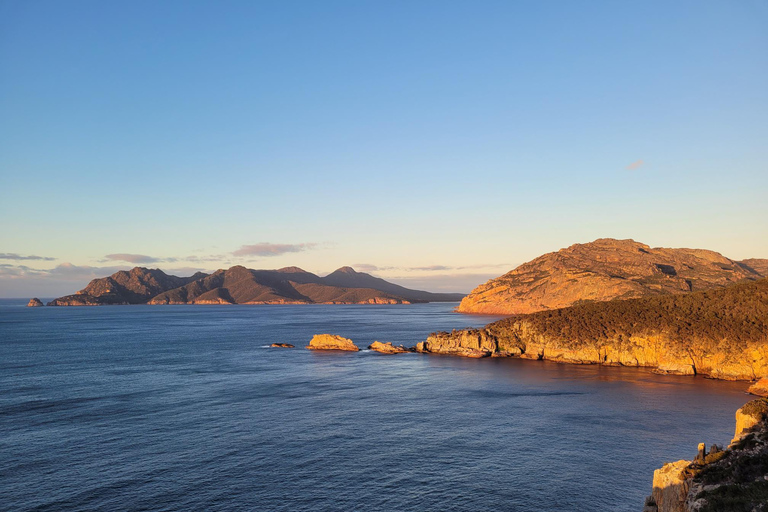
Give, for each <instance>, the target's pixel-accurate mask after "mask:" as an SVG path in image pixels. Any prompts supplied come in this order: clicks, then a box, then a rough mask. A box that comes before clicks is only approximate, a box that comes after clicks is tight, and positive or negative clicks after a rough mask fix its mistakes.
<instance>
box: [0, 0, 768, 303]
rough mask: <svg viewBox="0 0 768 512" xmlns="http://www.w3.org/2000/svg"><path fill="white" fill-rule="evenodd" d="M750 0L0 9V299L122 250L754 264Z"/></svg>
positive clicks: (763, 101) (72, 0)
mask: <svg viewBox="0 0 768 512" xmlns="http://www.w3.org/2000/svg"><path fill="white" fill-rule="evenodd" d="M767 26H768V3H766V2H764V1H762V0H754V1H750V0H743V1H733V0H728V1H700V0H697V1H675V2H669V1H650V0H643V1H631V0H629V1H622V2H615V1H597V0H595V1H573V0H564V1H555V0H552V1H547V2H538V1H533V0H503V1H493V0H478V1H469V0H467V1H450V0H439V1H431V0H408V1H398V0H386V1H384V0H381V1H364V0H351V1H335V0H323V1H322V2H317V1H299V0H292V1H288V2H285V1H256V0H252V1H227V0H223V1H216V2H214V1H206V2H203V1H192V0H185V1H172V0H166V1H163V2H156V1H141V0H130V1H111V2H103V1H100V0H99V1H81V0H69V1H67V2H61V1H46V0H35V1H29V0H0V297H29V296H41V297H53V296H58V295H63V294H65V293H72V292H74V291H76V290H79V289H81V288H83V287H84V286H85V285H86V284H87V283H88V281H89V280H90V279H92V278H95V277H103V276H106V275H109V274H111V273H112V272H115V271H116V270H118V269H128V268H131V267H133V266H136V265H140V266H146V267H151V268H161V269H163V270H164V271H166V272H169V273H173V274H176V275H190V274H191V273H193V272H195V271H197V270H203V271H211V270H215V269H218V268H228V267H229V266H232V265H235V264H242V265H245V266H247V267H249V268H280V267H284V266H292V265H295V266H299V267H301V268H304V269H305V270H308V271H311V272H315V273H317V274H320V275H324V274H326V273H328V272H331V271H333V270H334V269H336V268H338V267H341V266H344V265H349V266H352V267H354V268H356V269H357V270H360V271H365V272H369V273H372V274H374V275H377V276H379V277H383V278H385V279H387V280H390V281H393V282H397V283H399V284H403V285H405V286H409V287H413V288H420V289H427V290H433V291H460V292H468V291H469V290H471V289H472V288H474V287H475V286H477V285H478V284H480V283H482V282H484V281H486V280H487V279H490V278H492V277H495V276H498V275H501V274H503V273H505V272H507V271H509V270H511V269H512V268H514V267H515V266H517V265H519V264H521V263H523V262H525V261H528V260H531V259H533V258H535V257H536V256H539V255H541V254H543V253H546V252H551V251H555V250H558V249H560V248H563V247H567V246H570V245H572V244H574V243H584V242H589V241H592V240H594V239H597V238H603V237H611V238H632V239H634V240H637V241H640V242H643V243H646V244H648V245H650V246H652V247H692V248H704V249H711V250H715V251H718V252H721V253H723V254H724V255H725V256H727V257H729V258H732V259H745V258H751V257H759V258H768V200H766V197H767V196H768V30H766V27H767Z"/></svg>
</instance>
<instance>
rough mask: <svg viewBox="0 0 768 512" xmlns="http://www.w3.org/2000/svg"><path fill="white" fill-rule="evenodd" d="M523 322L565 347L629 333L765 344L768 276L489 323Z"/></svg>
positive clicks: (500, 328) (505, 327) (502, 327)
mask: <svg viewBox="0 0 768 512" xmlns="http://www.w3.org/2000/svg"><path fill="white" fill-rule="evenodd" d="M523 321H524V322H525V323H527V324H529V325H530V326H531V327H533V329H535V331H537V332H538V333H539V334H541V335H544V336H546V337H547V338H549V339H554V340H558V341H560V342H563V344H564V345H572V346H573V345H580V344H588V343H592V342H594V341H595V340H606V339H611V340H617V339H618V340H620V339H622V338H626V337H629V336H633V335H665V336H666V337H668V338H671V339H678V340H691V339H697V340H711V341H717V342H721V341H723V340H727V341H728V343H729V344H731V345H732V346H734V347H738V346H742V345H744V344H746V342H747V341H761V340H765V341H767V342H768V279H761V280H759V281H752V282H746V283H740V284H735V285H732V286H729V287H727V288H721V289H715V290H706V291H701V292H694V293H689V294H683V295H668V296H660V297H645V298H640V299H628V300H614V301H610V302H593V303H586V304H580V305H577V306H572V307H568V308H562V309H555V310H551V311H540V312H538V313H532V314H528V315H518V316H513V317H510V318H507V319H504V320H500V321H498V322H495V323H493V324H490V325H489V326H488V330H489V331H491V332H493V333H495V334H497V335H503V334H504V333H506V332H509V331H510V330H511V329H510V328H511V327H513V326H514V325H515V324H516V323H520V322H523Z"/></svg>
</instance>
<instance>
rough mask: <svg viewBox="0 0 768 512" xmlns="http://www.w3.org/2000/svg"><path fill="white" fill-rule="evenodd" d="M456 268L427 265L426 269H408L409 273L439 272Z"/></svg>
mask: <svg viewBox="0 0 768 512" xmlns="http://www.w3.org/2000/svg"><path fill="white" fill-rule="evenodd" d="M456 268H458V267H448V266H446V265H429V266H427V267H409V268H408V269H407V270H410V271H417V272H419V271H422V272H437V271H440V270H455V269H456Z"/></svg>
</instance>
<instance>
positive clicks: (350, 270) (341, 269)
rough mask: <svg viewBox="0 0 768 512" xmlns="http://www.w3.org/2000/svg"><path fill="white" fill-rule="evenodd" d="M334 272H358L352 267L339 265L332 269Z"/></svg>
mask: <svg viewBox="0 0 768 512" xmlns="http://www.w3.org/2000/svg"><path fill="white" fill-rule="evenodd" d="M333 273H334V274H336V273H339V274H357V273H358V272H356V271H355V269H353V268H352V267H341V268H338V269H336V270H334V271H333Z"/></svg>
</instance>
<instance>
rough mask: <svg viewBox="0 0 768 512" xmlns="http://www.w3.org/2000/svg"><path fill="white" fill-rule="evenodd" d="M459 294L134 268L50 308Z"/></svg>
mask: <svg viewBox="0 0 768 512" xmlns="http://www.w3.org/2000/svg"><path fill="white" fill-rule="evenodd" d="M462 297H463V295H462V294H455V293H454V294H451V293H430V292H424V291H421V290H409V289H407V288H403V287H402V286H398V285H395V284H392V283H388V282H387V281H384V280H383V279H379V278H377V277H373V276H371V275H368V274H365V273H362V272H356V271H355V270H353V269H352V268H350V267H342V268H340V269H338V270H336V271H335V272H333V273H331V274H329V275H327V276H325V277H319V276H317V275H315V274H313V273H311V272H307V271H305V270H302V269H300V268H298V267H285V268H281V269H278V270H253V269H248V268H245V267H243V266H234V267H231V268H229V269H227V270H223V269H222V270H217V271H216V272H214V273H212V274H204V273H201V272H199V273H197V274H195V275H193V276H190V277H176V276H171V275H168V274H166V273H165V272H163V271H162V270H158V269H147V268H143V267H136V268H134V269H132V270H130V271H120V272H116V273H115V274H113V275H111V276H109V277H105V278H100V279H94V280H93V281H91V282H90V283H89V284H88V286H86V287H85V288H84V289H82V290H80V291H79V292H77V293H75V294H72V295H66V296H64V297H59V298H58V299H54V300H53V301H51V302H49V303H48V305H49V306H101V305H108V304H111V305H114V304H411V303H414V302H428V301H433V302H452V301H459V300H460V299H461V298H462Z"/></svg>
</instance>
